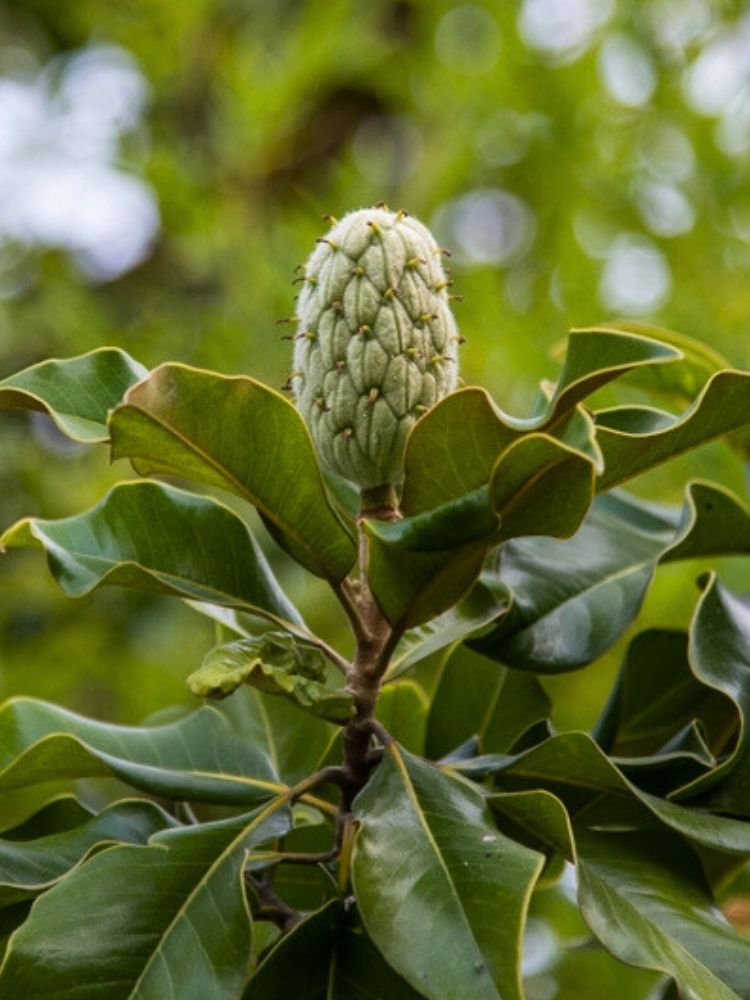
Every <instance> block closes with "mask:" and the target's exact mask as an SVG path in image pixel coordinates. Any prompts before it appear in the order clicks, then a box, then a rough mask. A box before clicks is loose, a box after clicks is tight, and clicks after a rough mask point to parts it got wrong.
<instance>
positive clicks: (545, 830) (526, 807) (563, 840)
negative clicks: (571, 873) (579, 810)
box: [487, 789, 575, 861]
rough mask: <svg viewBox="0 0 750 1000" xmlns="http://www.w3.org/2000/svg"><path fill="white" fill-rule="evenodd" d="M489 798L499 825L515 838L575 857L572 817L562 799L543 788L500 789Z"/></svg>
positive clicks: (569, 857)
mask: <svg viewBox="0 0 750 1000" xmlns="http://www.w3.org/2000/svg"><path fill="white" fill-rule="evenodd" d="M487 801H488V802H489V804H490V806H491V807H492V811H493V812H494V813H495V815H496V816H497V817H498V820H499V824H500V828H501V829H502V830H503V831H504V832H505V833H506V834H507V835H509V836H511V837H512V838H513V839H514V840H518V841H520V842H521V843H524V844H526V845H527V846H528V847H531V848H532V849H533V850H535V851H555V852H556V853H557V854H559V855H560V856H561V857H563V858H565V859H566V860H568V861H575V846H574V841H573V830H572V829H571V826H570V818H569V816H568V813H567V810H566V809H565V806H564V805H563V804H562V802H561V801H560V800H559V799H558V798H556V797H555V796H554V795H550V793H549V792H545V791H544V790H543V789H538V790H535V791H528V792H497V793H495V794H492V795H489V796H488V797H487Z"/></svg>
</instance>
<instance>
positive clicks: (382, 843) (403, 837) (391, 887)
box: [352, 744, 542, 1000]
mask: <svg viewBox="0 0 750 1000" xmlns="http://www.w3.org/2000/svg"><path fill="white" fill-rule="evenodd" d="M355 814H356V816H357V818H358V819H359V821H360V822H361V824H362V825H361V828H360V831H359V834H358V837H357V840H356V843H355V849H354V857H353V862H352V875H353V880H354V889H355V895H356V898H357V902H358V905H359V908H360V913H361V916H362V920H363V923H364V925H365V927H366V929H367V932H368V934H369V935H370V937H371V938H372V939H373V941H374V942H375V944H376V945H377V947H378V949H379V950H380V952H381V953H382V954H383V955H384V957H385V959H386V961H387V962H388V963H389V965H391V966H393V968H394V969H395V970H396V971H397V972H398V973H399V974H400V975H401V976H403V978H404V979H405V980H406V981H407V982H408V983H410V984H411V986H413V987H414V988H415V989H417V990H418V991H419V992H420V993H423V994H424V996H425V997H427V998H428V1000H444V998H445V997H447V996H450V997H452V998H453V1000H464V998H465V1000H484V998H488V1000H499V998H500V997H502V998H503V1000H520V998H521V996H522V991H521V983H520V969H519V964H520V937H521V932H522V929H523V924H524V920H525V913H526V908H527V905H528V899H529V895H530V893H531V888H532V886H533V885H534V882H535V881H536V878H537V876H538V874H539V871H540V868H541V864H542V859H541V857H540V856H539V855H537V854H535V853H534V852H532V851H530V850H528V849H527V848H525V847H522V846H521V845H519V844H516V843H514V842H513V841H511V840H508V839H507V838H506V837H504V836H503V835H502V834H501V833H499V831H498V830H497V828H496V827H495V824H494V823H493V821H492V817H491V815H490V813H489V811H488V808H487V805H486V803H485V801H484V798H483V796H482V795H481V794H480V792H479V791H477V790H475V789H474V788H472V787H471V786H470V785H469V784H467V783H464V782H461V781H453V780H451V779H450V778H449V777H448V776H447V775H444V774H441V773H440V771H438V770H437V769H436V768H435V767H433V766H432V765H430V764H428V763H426V762H424V761H421V760H419V759H418V758H416V757H412V756H411V755H410V754H408V753H406V752H405V751H403V750H401V749H400V748H399V747H398V746H397V745H395V744H394V745H392V746H390V747H389V748H388V750H387V751H386V754H385V758H384V760H383V762H382V764H381V765H380V766H379V768H378V770H377V772H376V773H375V775H374V777H373V778H372V779H371V780H370V782H369V784H368V785H367V787H366V788H365V789H364V791H363V792H362V793H361V794H360V795H359V796H358V798H357V800H356V802H355ZM415 928H417V929H421V928H429V933H422V932H417V933H415Z"/></svg>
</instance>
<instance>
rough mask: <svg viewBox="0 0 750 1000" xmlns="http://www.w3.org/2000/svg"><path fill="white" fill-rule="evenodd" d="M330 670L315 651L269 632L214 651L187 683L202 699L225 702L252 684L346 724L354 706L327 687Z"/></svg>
mask: <svg viewBox="0 0 750 1000" xmlns="http://www.w3.org/2000/svg"><path fill="white" fill-rule="evenodd" d="M326 664H327V661H326V658H325V656H324V655H323V653H321V651H320V650H319V649H317V648H316V647H314V646H311V645H307V644H303V643H301V642H298V641H297V640H296V639H295V638H294V637H293V636H291V635H289V634H288V633H280V632H267V633H266V634H265V635H262V636H260V637H257V638H255V639H238V640H237V641H236V642H229V643H225V644H224V645H222V646H217V647H216V648H214V649H212V650H210V651H209V652H208V653H207V655H206V657H205V659H204V661H203V665H202V666H201V667H200V668H199V669H198V670H196V671H195V672H194V673H192V674H191V675H190V676H189V677H188V687H189V688H190V690H191V691H192V692H193V694H194V695H196V696H197V697H199V698H225V697H226V696H227V695H229V694H232V692H234V691H236V690H237V688H238V687H239V686H240V685H241V684H249V685H250V687H255V688H257V689H258V690H259V691H264V692H265V693H266V694H270V695H281V697H283V698H288V699H289V700H290V701H292V702H294V703H295V704H296V705H298V706H299V707H300V708H303V709H305V710H306V711H308V712H312V714H313V715H319V716H320V717H321V718H323V719H327V720H328V721H329V722H338V723H342V724H343V723H346V722H348V721H349V719H351V718H352V716H353V715H354V701H353V698H352V696H351V695H350V694H349V693H348V692H347V691H343V690H341V689H340V688H333V687H331V686H330V685H329V684H327V683H326Z"/></svg>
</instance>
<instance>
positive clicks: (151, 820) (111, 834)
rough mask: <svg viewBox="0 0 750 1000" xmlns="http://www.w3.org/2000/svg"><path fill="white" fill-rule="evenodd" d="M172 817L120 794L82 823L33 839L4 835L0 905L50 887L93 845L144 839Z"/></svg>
mask: <svg viewBox="0 0 750 1000" xmlns="http://www.w3.org/2000/svg"><path fill="white" fill-rule="evenodd" d="M174 825H175V824H174V820H171V819H170V817H169V816H168V815H167V814H166V813H165V812H164V811H163V810H162V809H160V808H159V807H158V806H157V805H155V804H154V803H152V802H143V801H138V800H136V799H132V800H127V799H126V800H120V801H119V802H116V803H114V804H113V805H111V806H109V807H108V808H106V809H103V810H102V812H100V813H98V814H97V815H95V816H87V818H86V820H85V821H84V822H82V823H80V824H79V825H77V826H75V827H73V828H71V829H69V830H64V831H61V832H55V833H47V834H46V835H42V836H38V837H35V838H34V839H22V840H18V839H15V838H14V839H6V838H3V839H0V906H8V905H9V904H11V903H16V902H19V901H20V900H23V899H30V898H33V897H34V896H36V895H38V894H39V893H40V892H43V891H44V890H45V889H49V888H50V886H52V885H54V884H55V882H58V881H59V880H60V879H61V878H62V877H63V875H65V874H66V873H67V872H69V871H70V870H71V869H72V868H74V867H75V866H76V865H78V864H80V863H81V862H82V861H83V860H84V859H85V858H86V857H87V856H88V855H89V854H90V853H91V851H92V850H93V849H94V848H97V849H101V848H102V847H104V846H106V845H109V844H117V843H120V844H145V843H146V841H147V840H148V839H149V837H150V836H151V835H152V834H154V833H156V832H157V831H158V830H163V829H164V828H165V827H170V826H174Z"/></svg>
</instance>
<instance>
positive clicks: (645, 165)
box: [0, 0, 750, 1000]
mask: <svg viewBox="0 0 750 1000" xmlns="http://www.w3.org/2000/svg"><path fill="white" fill-rule="evenodd" d="M749 162H750V13H748V10H747V6H746V5H745V4H743V3H740V2H729V0H726V2H722V0H638V2H636V0H520V2H516V3H511V2H507V0H503V2H499V0H496V2H490V0H486V2H473V3H455V2H449V0H429V2H428V0H373V2H369V3H358V2H355V0H326V2H325V3H320V2H316V0H306V2H305V0H185V2H178V0H118V3H111V4H102V3H100V2H96V0H76V2H75V3H68V4H63V3H60V2H59V0H16V2H8V0H6V2H0V377H1V376H4V375H6V374H9V373H11V372H13V371H16V370H17V369H19V368H21V367H23V366H25V365H27V364H31V363H33V362H35V361H37V360H40V359H41V358H44V357H47V356H50V355H58V356H69V355H73V354H77V353H81V352H83V351H87V350H90V349H92V348H95V347H99V346H102V345H105V344H114V345H118V346H120V347H122V348H124V349H125V350H127V351H128V352H129V353H131V354H132V355H133V356H134V357H136V358H137V359H139V360H140V361H141V362H143V363H144V364H146V365H149V366H152V365H155V364H157V363H159V362H161V361H165V360H168V359H175V360H181V361H185V362H189V363H193V364H197V365H201V366H205V367H211V368H214V369H217V370H219V371H222V372H227V373H239V372H246V373H249V374H252V375H254V376H257V377H259V378H261V379H263V380H265V381H267V382H268V383H270V384H271V385H274V386H281V385H282V383H283V382H284V381H285V379H286V376H287V373H288V368H289V354H290V350H289V344H288V343H287V342H286V341H284V340H282V339H281V336H280V334H281V333H283V331H284V328H283V327H280V326H278V325H277V324H276V321H277V319H279V318H281V317H285V316H288V315H290V313H291V312H292V311H293V302H292V295H293V293H294V289H293V286H292V284H291V279H292V275H293V269H294V267H295V265H296V264H298V263H299V262H300V261H302V260H304V258H305V257H306V256H307V254H308V253H309V252H310V250H311V248H312V246H313V241H314V239H315V237H316V236H318V235H320V234H321V232H322V231H323V230H324V228H325V223H324V222H322V220H321V217H322V216H323V215H324V214H326V213H332V214H333V215H334V216H340V215H341V214H343V213H344V212H346V211H347V210H348V209H350V208H355V207H360V206H362V205H366V204H371V203H373V202H376V201H379V200H385V201H386V202H388V203H389V204H390V205H391V206H392V207H404V208H407V209H408V210H409V211H410V212H412V213H414V214H415V215H417V216H419V217H420V218H421V219H422V220H423V221H425V222H426V223H427V224H428V225H430V226H432V227H433V228H434V230H435V231H436V234H437V236H438V239H439V241H441V242H442V243H443V244H444V245H445V246H447V247H450V248H451V249H452V251H453V257H452V268H453V277H454V280H455V285H456V288H455V290H456V291H457V292H460V293H461V294H462V295H463V296H464V297H465V301H464V302H463V303H461V304H459V305H457V313H458V318H459V323H460V326H461V329H462V332H463V333H464V335H465V336H466V338H467V342H466V344H465V346H464V347H463V349H462V350H463V361H462V369H463V375H464V378H465V380H466V381H467V382H468V383H482V384H484V385H486V386H487V387H488V388H489V389H490V390H491V391H492V392H493V394H494V395H495V396H496V398H497V399H498V400H499V402H500V403H501V405H502V406H503V408H504V409H506V410H508V411H510V412H513V413H516V414H519V415H520V414H523V413H524V412H525V411H526V410H527V409H528V407H529V405H530V402H531V399H532V397H533V394H534V391H535V388H536V385H537V383H538V380H539V379H540V378H543V377H544V378H552V377H554V376H555V372H556V370H557V365H556V362H555V361H554V359H553V357H552V356H551V350H552V349H553V348H554V347H555V345H557V344H558V343H559V342H560V340H561V339H562V338H564V335H565V332H566V330H567V329H568V328H569V327H571V326H584V325H589V324H592V323H595V322H597V321H600V320H602V319H607V318H615V317H620V316H631V317H639V318H641V319H647V320H649V321H652V322H657V323H659V324H661V325H664V326H668V327H672V328H674V329H678V330H680V331H682V332H684V333H686V334H689V335H691V336H694V337H697V338H700V339H702V340H704V341H705V342H706V343H708V344H710V345H711V346H712V347H714V348H715V349H717V350H719V351H720V352H722V353H723V354H725V355H726V357H727V358H728V359H729V360H730V362H731V363H732V364H733V365H736V366H740V367H746V366H747V365H748V363H750V356H749V351H748V345H749V343H750V341H749V340H748V331H749V329H750V183H749V179H748V164H749ZM611 391H612V392H613V393H615V394H619V395H618V396H617V398H621V397H622V395H623V394H627V393H628V392H630V393H631V395H632V393H633V392H635V391H636V390H634V389H630V390H629V389H628V387H627V386H618V388H617V389H615V390H611ZM674 405H675V407H676V408H678V409H679V406H680V404H679V403H677V402H675V403H674ZM129 474H130V473H129V470H128V468H127V467H126V466H125V465H124V464H123V463H118V466H115V467H112V468H110V467H109V466H108V463H107V457H106V455H105V454H104V452H90V451H84V450H82V449H79V448H77V447H73V446H71V445H70V444H65V443H63V441H62V440H61V439H60V438H59V437H58V435H57V434H56V433H54V431H53V430H52V429H51V426H50V424H49V423H48V422H47V421H46V419H45V418H39V419H28V418H27V417H25V416H22V415H18V414H3V415H2V431H1V432H0V527H2V528H5V527H6V526H7V525H9V524H10V523H11V522H12V521H13V520H14V519H16V518H17V517H20V516H23V515H26V514H36V515H40V516H46V517H57V516H64V515H66V514H70V513H74V512H76V511H78V510H80V509H82V508H83V507H85V506H87V505H89V504H91V503H93V502H95V501H96V500H97V499H98V498H99V497H100V496H101V495H102V493H103V492H104V490H105V488H106V486H107V485H108V484H109V483H111V482H112V481H114V480H116V479H118V478H123V477H126V476H128V475H129ZM698 474H699V475H702V476H704V477H710V478H717V479H719V480H720V481H723V482H724V483H726V484H728V485H730V486H731V487H733V488H734V489H737V490H739V491H741V492H743V493H744V491H745V486H744V473H743V469H742V466H741V463H740V461H739V459H737V458H736V457H735V456H734V455H733V454H732V453H731V452H730V451H729V449H728V448H727V446H725V445H723V444H717V445H712V446H710V447H707V448H704V449H702V451H701V452H700V453H699V454H698V455H694V456H689V457H688V458H686V459H683V460H681V461H680V462H679V463H678V464H677V465H676V466H672V467H670V472H669V473H668V474H665V473H663V472H662V473H658V474H653V475H650V476H647V477H644V479H643V480H641V481H640V482H639V483H638V489H640V490H641V491H643V492H644V493H645V494H646V495H649V496H653V497H657V498H660V499H667V500H671V501H678V500H679V499H680V497H681V494H682V489H683V486H684V482H685V481H686V480H687V479H688V478H689V477H690V476H694V475H698ZM268 550H269V553H270V555H271V558H272V560H273V561H274V563H275V564H277V566H278V567H279V573H280V575H281V576H282V579H283V581H284V583H285V584H286V586H287V588H288V589H289V590H290V592H291V593H292V595H293V596H294V597H295V598H297V599H298V600H299V601H300V602H301V603H302V604H303V606H304V607H305V609H306V611H307V612H308V615H309V618H310V620H311V622H313V623H314V624H316V625H317V626H318V627H319V628H320V629H321V630H323V631H324V632H326V633H327V634H328V635H329V636H331V637H332V638H334V639H335V638H336V637H337V635H343V623H342V622H341V620H340V618H339V616H338V615H337V613H336V611H335V609H334V608H332V607H331V606H330V603H329V602H327V600H326V595H325V592H324V591H322V590H321V588H320V587H318V586H317V584H315V583H314V582H313V583H311V582H310V581H309V580H306V579H304V578H303V577H302V576H301V574H299V573H295V572H293V571H290V570H289V568H288V566H287V565H286V564H283V565H282V563H283V560H282V559H281V558H280V557H279V554H278V552H277V551H275V550H274V548H273V545H272V543H270V542H269V543H268ZM696 572H697V568H696V567H690V566H688V567H687V568H685V567H672V568H669V569H664V570H660V576H659V579H658V581H657V584H656V586H655V588H654V590H653V592H652V595H651V596H650V597H649V599H648V601H647V604H646V607H645V609H644V615H643V618H642V623H649V624H651V623H657V624H660V625H677V626H684V625H685V624H686V623H687V621H688V616H689V613H690V609H691V607H692V605H693V603H694V600H695V597H696V594H697V592H696V590H695V587H694V585H693V580H694V578H695V575H696ZM722 572H723V573H724V574H725V575H726V576H727V578H728V579H729V580H730V582H732V583H733V584H734V585H735V586H737V585H739V586H745V587H747V586H750V577H748V572H747V570H746V569H745V568H744V567H742V566H737V565H727V566H726V567H723V569H722ZM212 641H213V627H212V626H211V625H210V623H208V622H207V621H204V620H202V619H200V618H198V617H197V616H195V615H194V614H193V613H192V612H190V611H189V610H188V609H187V608H185V607H183V606H181V605H179V604H178V603H177V602H170V601H169V600H167V599H155V598H146V597H141V596H137V595H134V594H130V593H128V592H114V591H113V592H106V591H105V592H103V593H101V594H97V595H95V596H94V597H92V598H90V599H86V600H83V601H79V602H71V601H69V600H67V599H65V598H63V597H62V595H60V594H59V592H58V591H56V590H55V588H54V586H53V584H52V583H51V581H50V580H49V579H48V577H47V575H46V574H45V573H44V571H43V569H42V566H41V563H40V558H39V557H38V556H35V555H33V554H32V555H28V554H26V553H23V554H19V553H14V554H13V555H12V556H9V557H6V558H5V559H3V560H2V561H0V695H2V696H7V695H12V694H19V693H24V694H34V695H38V696H42V697H46V698H52V699H55V700H58V701H60V702H62V703H63V704H66V705H69V706H70V707H73V708H76V709H78V710H82V711H85V712H88V713H91V714H95V715H97V716H99V717H102V718H113V719H120V720H123V721H127V722H135V721H139V720H141V719H143V718H144V717H146V716H148V715H150V714H152V713H154V712H156V711H157V710H159V709H161V708H162V707H163V706H164V705H165V704H170V703H175V702H182V703H188V702H189V696H188V695H187V692H186V690H185V687H184V677H185V675H186V674H187V673H188V672H189V671H190V670H192V669H193V668H194V667H195V666H196V664H197V662H198V660H199V659H200V657H201V655H202V653H203V651H204V650H205V649H207V648H208V647H209V645H210V644H211V643H212ZM622 649H623V644H622V643H621V644H620V646H619V647H618V649H616V650H615V651H614V652H613V653H611V654H609V655H608V656H607V657H605V658H604V660H603V661H602V662H601V663H598V664H594V665H593V666H592V667H590V668H588V669H586V670H584V671H580V672H579V673H577V674H572V675H568V676H566V677H562V678H556V679H555V680H554V681H553V682H550V683H549V687H550V689H551V690H553V692H554V694H555V698H556V713H557V714H556V721H557V722H558V724H559V725H561V726H586V725H588V724H590V722H591V720H592V719H593V717H594V716H595V715H596V713H597V711H598V709H599V707H600V705H601V702H602V700H603V698H604V697H605V694H606V691H607V690H608V688H609V686H610V684H611V681H612V677H613V675H614V671H615V670H616V668H617V665H618V662H619V660H620V659H621V656H622ZM427 683H429V678H427ZM585 961H589V963H590V964H592V963H593V966H594V967H596V968H598V966H596V963H597V962H599V961H600V959H599V958H594V959H585ZM540 975H541V982H542V985H539V986H538V989H537V994H538V997H539V1000H544V996H548V997H554V996H560V997H563V996H567V995H568V993H565V989H566V987H564V985H559V984H558V983H557V980H554V981H553V982H552V985H551V986H550V984H549V982H547V983H546V985H545V982H546V981H545V980H544V974H543V973H540ZM566 975H567V976H568V978H569V979H570V981H571V982H572V983H573V986H570V987H569V990H570V995H571V996H572V995H578V996H582V995H583V994H582V993H581V992H580V989H579V987H577V986H575V982H576V981H577V980H576V975H579V973H577V972H576V971H575V969H574V970H573V971H572V972H569V973H564V974H563V976H562V979H560V983H562V982H563V980H564V979H565V976H566ZM592 975H597V976H600V980H599V981H600V982H601V983H602V984H605V983H607V984H608V983H610V979H612V981H613V982H614V981H615V980H616V979H617V976H616V975H615V976H614V977H613V976H612V975H611V970H610V971H607V970H604V971H601V970H600V971H599V972H595V973H592ZM608 976H609V977H610V979H608V978H607V977H608ZM633 976H634V977H635V978H634V979H633V983H635V980H636V979H638V984H639V985H638V986H636V985H633V986H632V992H631V993H628V996H632V997H635V996H636V995H640V994H639V993H638V992H637V991H638V990H640V988H641V985H644V984H645V985H644V988H645V986H647V985H648V983H645V980H643V981H642V979H641V978H638V977H640V976H641V974H637V975H636V974H635V973H633ZM601 977H603V978H601ZM547 978H548V979H549V977H547ZM579 986H580V984H579ZM558 988H559V990H562V992H559V993H558V992H555V991H556V990H558ZM602 988H604V986H603V987H602ZM627 988H628V989H631V987H630V986H628V987H627ZM545 989H546V990H547V993H546V994H545V993H544V990H545ZM576 989H578V990H579V992H578V993H577V994H575V990H576ZM550 990H552V992H550ZM606 992H607V995H608V996H609V995H611V996H614V995H615V994H614V993H612V992H610V986H609V985H607V986H606Z"/></svg>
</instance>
